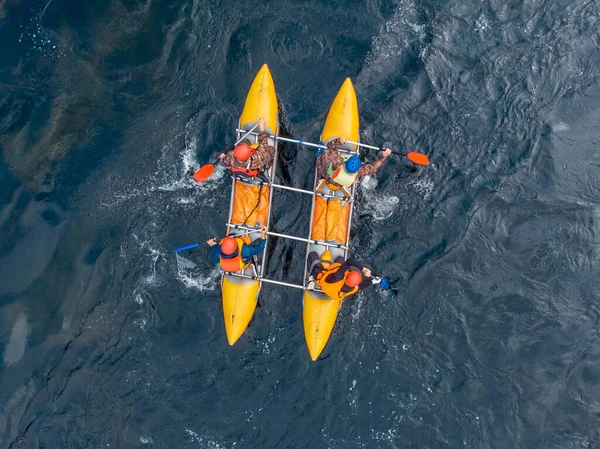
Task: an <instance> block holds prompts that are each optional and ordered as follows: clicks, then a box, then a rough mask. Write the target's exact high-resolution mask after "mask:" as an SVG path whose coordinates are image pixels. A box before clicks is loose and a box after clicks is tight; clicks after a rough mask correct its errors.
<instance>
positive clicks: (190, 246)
mask: <svg viewBox="0 0 600 449" xmlns="http://www.w3.org/2000/svg"><path fill="white" fill-rule="evenodd" d="M197 246H200V243H194V244H192V245H186V246H182V247H180V248H177V249H174V250H173V252H174V253H178V252H179V251H185V250H186V249H192V248H195V247H197Z"/></svg>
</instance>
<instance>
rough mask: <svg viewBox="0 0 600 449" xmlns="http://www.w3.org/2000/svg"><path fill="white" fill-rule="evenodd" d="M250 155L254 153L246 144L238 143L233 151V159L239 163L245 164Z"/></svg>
mask: <svg viewBox="0 0 600 449" xmlns="http://www.w3.org/2000/svg"><path fill="white" fill-rule="evenodd" d="M252 153H254V150H253V149H252V147H251V146H250V145H248V144H247V143H240V144H239V145H238V146H236V147H235V148H234V149H233V157H235V158H236V159H237V160H238V161H240V162H246V161H247V160H248V159H250V158H251V157H252Z"/></svg>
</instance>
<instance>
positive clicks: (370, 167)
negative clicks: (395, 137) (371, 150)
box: [358, 148, 392, 178]
mask: <svg viewBox="0 0 600 449" xmlns="http://www.w3.org/2000/svg"><path fill="white" fill-rule="evenodd" d="M391 153H392V150H390V149H389V148H386V149H385V150H384V151H383V152H382V153H381V155H380V156H379V159H377V160H376V161H375V162H373V163H371V164H363V165H361V166H360V168H359V169H358V177H359V178H362V177H363V176H367V175H372V174H374V173H376V172H377V170H379V169H380V168H381V166H382V165H383V161H385V160H386V159H387V158H388V156H389V155H390V154H391Z"/></svg>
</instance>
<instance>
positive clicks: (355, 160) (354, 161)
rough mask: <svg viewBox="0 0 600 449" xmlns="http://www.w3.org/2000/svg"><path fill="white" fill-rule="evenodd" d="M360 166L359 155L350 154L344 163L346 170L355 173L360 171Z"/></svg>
mask: <svg viewBox="0 0 600 449" xmlns="http://www.w3.org/2000/svg"><path fill="white" fill-rule="evenodd" d="M360 166H361V162H360V158H359V157H358V156H350V157H349V158H348V159H347V160H346V163H345V164H344V170H346V172H347V173H350V174H354V173H356V172H357V171H358V169H359V168H360Z"/></svg>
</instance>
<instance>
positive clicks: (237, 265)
mask: <svg viewBox="0 0 600 449" xmlns="http://www.w3.org/2000/svg"><path fill="white" fill-rule="evenodd" d="M234 238H235V242H236V243H237V254H236V255H235V257H231V258H229V259H226V258H224V257H223V256H221V254H219V263H220V264H221V269H222V270H223V271H227V272H228V273H235V272H236V271H240V270H243V269H244V268H248V267H249V266H250V263H251V262H252V261H250V262H248V263H247V264H245V263H244V261H243V260H242V246H244V245H248V244H250V243H252V240H250V237H248V236H247V235H244V236H242V237H234ZM223 240H225V237H224V238H222V239H221V240H219V245H220V244H221V243H223Z"/></svg>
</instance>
